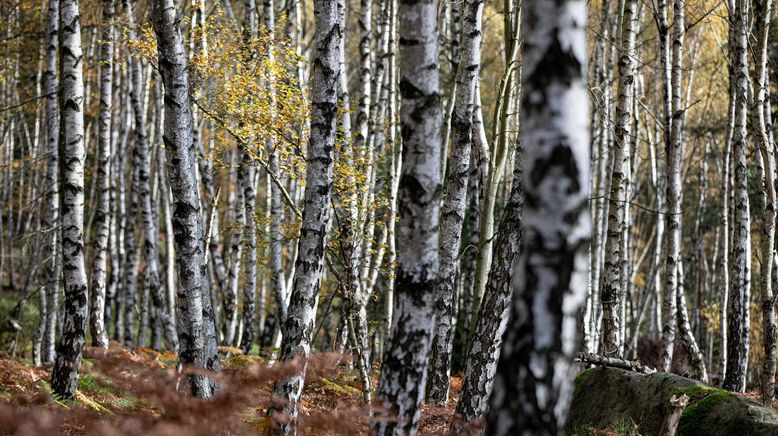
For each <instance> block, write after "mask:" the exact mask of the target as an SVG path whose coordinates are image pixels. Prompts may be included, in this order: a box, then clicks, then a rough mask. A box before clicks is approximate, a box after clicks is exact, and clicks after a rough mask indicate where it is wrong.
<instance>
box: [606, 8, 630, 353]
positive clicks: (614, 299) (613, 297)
mask: <svg viewBox="0 0 778 436" xmlns="http://www.w3.org/2000/svg"><path fill="white" fill-rule="evenodd" d="M637 3H638V2H637V0H626V2H625V3H624V11H623V13H622V14H620V15H621V16H620V18H621V24H620V27H621V45H620V47H619V48H618V50H619V83H618V89H619V90H618V97H617V103H616V123H615V130H616V131H615V138H614V142H613V170H612V175H611V186H610V198H609V203H610V206H609V208H608V228H607V239H606V242H605V258H604V268H603V277H602V279H603V284H602V291H601V302H602V354H603V355H604V356H606V357H622V354H623V350H624V343H623V341H622V340H621V335H620V334H619V331H620V329H621V326H622V325H623V323H624V322H625V320H624V319H622V317H621V306H622V302H623V301H624V298H625V292H626V289H624V288H623V287H622V283H621V278H622V275H623V271H622V270H623V267H624V262H623V260H624V259H626V257H627V253H626V251H625V250H624V245H625V244H624V236H625V230H626V229H627V210H628V208H627V201H628V200H629V198H628V192H629V184H630V173H631V168H630V165H629V162H630V135H631V133H632V119H633V113H632V108H633V99H634V98H635V95H634V81H635V58H636V57H635V34H636V32H637V25H638V16H637Z"/></svg>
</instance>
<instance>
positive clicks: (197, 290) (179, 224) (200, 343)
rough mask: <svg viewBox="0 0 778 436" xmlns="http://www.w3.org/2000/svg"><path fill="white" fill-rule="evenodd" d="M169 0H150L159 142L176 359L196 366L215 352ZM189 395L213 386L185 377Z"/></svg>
mask: <svg viewBox="0 0 778 436" xmlns="http://www.w3.org/2000/svg"><path fill="white" fill-rule="evenodd" d="M176 14H177V12H176V8H175V5H174V4H173V0H154V1H153V2H152V19H151V21H152V24H153V26H154V32H155V33H156V35H157V51H158V56H159V69H160V73H161V75H162V82H163V83H164V85H165V123H164V132H163V134H162V141H163V142H164V144H165V148H166V150H167V153H166V154H167V165H168V174H169V178H170V188H171V191H172V192H173V205H174V210H173V232H174V238H175V251H176V256H175V258H176V259H175V260H176V264H177V265H178V289H177V290H176V294H177V297H178V304H177V307H176V319H177V321H178V339H179V343H180V349H179V359H180V361H181V364H183V365H188V366H192V367H194V368H196V369H205V368H208V367H211V366H213V363H214V362H213V360H214V359H218V356H214V355H206V347H205V340H206V338H205V333H204V330H205V329H204V322H203V304H204V303H203V290H202V287H203V286H205V285H204V282H205V280H206V275H205V262H204V260H205V259H204V230H203V216H202V213H201V211H200V193H199V190H198V185H197V178H196V170H195V149H194V143H193V141H192V108H191V105H190V101H189V74H188V72H187V64H186V53H185V50H184V41H183V38H182V36H181V28H180V21H179V19H178V17H177V15H176ZM206 295H207V293H206ZM189 379H190V384H191V391H192V394H193V395H195V396H197V397H203V398H207V397H210V396H211V394H212V386H211V383H210V382H209V381H208V379H207V378H205V377H203V376H202V375H192V376H190V377H189Z"/></svg>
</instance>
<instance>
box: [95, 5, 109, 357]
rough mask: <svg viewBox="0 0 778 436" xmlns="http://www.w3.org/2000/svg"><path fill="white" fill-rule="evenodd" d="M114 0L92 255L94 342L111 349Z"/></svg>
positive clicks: (104, 54) (103, 63) (105, 48)
mask: <svg viewBox="0 0 778 436" xmlns="http://www.w3.org/2000/svg"><path fill="white" fill-rule="evenodd" d="M114 12H115V6H114V0H104V1H103V25H104V26H105V27H104V28H103V34H102V36H101V39H102V47H101V49H100V119H99V124H100V130H99V134H98V141H99V147H100V152H99V155H98V165H97V178H98V182H97V184H98V189H99V191H98V192H97V193H96V194H95V195H97V196H98V200H97V212H96V214H95V240H94V254H93V258H92V305H91V312H90V315H89V317H90V318H89V321H90V329H91V333H92V345H93V346H95V347H102V348H108V332H107V331H106V328H105V324H104V318H103V313H104V311H105V289H106V275H107V274H106V270H107V263H108V262H107V260H108V259H107V255H108V234H109V233H110V224H111V220H110V217H111V193H110V189H111V115H112V114H111V111H112V98H113V36H114V30H113V14H114Z"/></svg>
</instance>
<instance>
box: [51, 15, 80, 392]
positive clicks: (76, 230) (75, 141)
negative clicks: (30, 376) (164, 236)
mask: <svg viewBox="0 0 778 436" xmlns="http://www.w3.org/2000/svg"><path fill="white" fill-rule="evenodd" d="M59 12H60V15H59V16H60V44H59V47H60V53H61V56H62V57H61V59H60V77H61V78H62V82H61V84H60V109H61V110H60V137H59V139H60V140H59V154H60V159H59V168H60V181H61V189H60V204H61V205H62V216H61V218H60V223H61V225H62V264H63V268H62V269H63V273H64V274H63V282H64V288H65V301H64V316H65V318H64V320H63V325H62V336H61V337H60V340H59V344H58V346H57V356H56V359H55V362H54V369H53V370H52V374H51V379H52V380H51V387H52V389H54V392H56V393H57V394H58V395H60V396H61V397H62V398H66V399H73V398H74V397H75V394H76V388H77V387H78V371H79V368H80V366H81V352H82V350H83V348H84V341H85V336H86V324H87V316H88V308H87V294H88V290H87V278H86V265H85V263H84V160H85V159H86V150H85V148H84V106H83V104H84V82H83V52H82V51H81V19H80V14H79V4H78V0H61V1H60V11H59Z"/></svg>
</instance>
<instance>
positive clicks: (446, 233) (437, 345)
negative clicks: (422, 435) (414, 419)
mask: <svg viewBox="0 0 778 436" xmlns="http://www.w3.org/2000/svg"><path fill="white" fill-rule="evenodd" d="M482 15H483V2H482V1H480V0H474V1H466V2H465V3H464V5H463V14H462V30H463V37H462V44H461V51H460V53H461V56H460V58H459V62H460V63H459V65H458V67H457V69H456V81H457V84H456V86H455V89H456V95H455V96H452V98H455V99H456V102H455V103H454V111H453V113H452V116H451V128H452V131H453V137H452V153H451V157H450V158H449V159H448V160H447V162H448V164H447V165H446V168H447V170H448V175H447V176H446V183H445V185H444V188H443V206H442V210H441V212H440V216H441V218H440V253H439V256H440V270H439V271H438V279H437V283H436V286H435V294H436V296H437V304H436V307H435V309H436V310H435V312H436V313H435V336H434V338H433V341H432V356H431V361H430V366H429V388H428V392H427V401H429V402H432V403H437V404H445V403H446V402H447V401H448V391H449V375H450V374H451V347H452V341H453V339H454V328H455V327H456V326H455V325H454V321H455V318H454V298H455V293H456V292H455V282H456V276H457V270H458V268H457V266H458V263H459V250H460V247H461V245H462V225H463V223H464V221H465V206H466V204H467V182H468V177H469V166H470V152H471V149H472V148H473V104H474V101H475V82H476V80H478V79H479V72H480V64H481V17H482Z"/></svg>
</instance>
